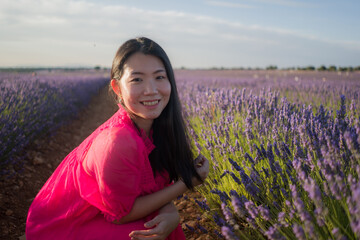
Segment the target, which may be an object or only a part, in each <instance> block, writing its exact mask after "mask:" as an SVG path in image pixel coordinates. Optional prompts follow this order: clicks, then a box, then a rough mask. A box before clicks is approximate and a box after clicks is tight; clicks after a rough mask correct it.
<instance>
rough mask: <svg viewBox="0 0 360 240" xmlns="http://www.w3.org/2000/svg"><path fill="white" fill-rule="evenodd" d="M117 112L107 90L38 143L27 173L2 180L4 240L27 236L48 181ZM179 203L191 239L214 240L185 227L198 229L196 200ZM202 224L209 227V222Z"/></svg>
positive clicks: (29, 156) (32, 148)
mask: <svg viewBox="0 0 360 240" xmlns="http://www.w3.org/2000/svg"><path fill="white" fill-rule="evenodd" d="M117 109H118V107H117V106H116V105H115V104H114V102H113V100H112V99H111V98H110V97H109V94H108V90H107V88H104V89H102V90H101V91H100V92H99V94H98V95H97V96H96V97H94V98H93V100H92V101H91V103H90V104H89V106H88V107H87V108H86V109H84V110H83V111H81V113H80V114H79V116H78V117H77V118H76V119H75V120H73V121H72V122H71V123H69V124H68V125H66V126H64V127H62V128H60V129H59V130H58V131H57V132H56V134H55V135H54V136H52V137H46V138H43V139H40V140H37V141H35V142H34V143H33V144H31V146H29V147H28V148H27V149H26V155H25V159H26V164H25V167H24V170H23V171H22V172H21V173H17V174H15V176H14V177H12V178H10V179H0V189H1V192H0V216H1V218H0V230H1V233H0V239H18V238H19V237H20V236H22V235H24V232H25V222H26V216H27V211H28V208H29V206H30V204H31V202H32V200H33V199H34V197H35V196H36V194H37V192H38V191H39V190H40V188H41V187H42V186H43V184H44V183H45V181H46V180H47V179H48V178H49V177H50V175H51V174H52V172H53V171H54V169H55V168H56V167H57V166H58V165H59V163H60V162H61V161H62V160H63V159H64V157H65V156H66V155H67V154H68V153H69V152H70V151H72V150H73V149H74V148H75V147H76V146H78V145H79V144H80V143H81V142H82V141H83V140H84V139H85V138H86V137H87V136H88V135H89V134H90V133H91V132H93V131H94V130H95V129H96V128H97V127H98V126H99V125H100V124H102V123H103V122H104V121H106V120H107V119H108V118H109V117H110V116H112V114H113V113H114V112H115V111H116V110H117ZM15 171H16V169H15ZM188 196H189V197H190V199H191V198H194V197H195V198H197V197H200V195H199V194H198V193H190V194H188ZM175 203H176V205H177V207H178V209H179V212H180V215H181V220H182V226H183V229H184V232H185V234H186V236H187V239H213V238H212V237H210V236H209V235H206V234H201V233H200V231H199V230H198V232H197V233H194V232H190V231H189V230H188V228H187V227H186V226H185V223H187V224H188V225H190V226H192V227H195V228H196V223H197V221H196V218H197V217H199V216H201V213H200V212H199V211H198V208H197V206H195V205H194V203H193V201H189V200H185V199H180V200H177V201H176V202H175ZM202 224H203V225H205V226H206V225H207V224H206V222H202Z"/></svg>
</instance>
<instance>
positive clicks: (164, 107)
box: [26, 38, 209, 240]
mask: <svg viewBox="0 0 360 240" xmlns="http://www.w3.org/2000/svg"><path fill="white" fill-rule="evenodd" d="M110 85H111V88H112V90H113V92H114V93H115V94H116V97H117V99H118V101H119V111H118V112H117V113H115V114H114V115H113V116H112V117H111V118H110V119H109V120H108V121H106V122H105V123H104V124H102V125H101V126H100V127H99V128H98V129H97V130H95V131H94V132H93V133H92V134H91V135H90V136H89V137H88V138H87V139H85V140H84V142H82V143H81V144H80V145H79V146H78V147H77V148H75V149H74V150H73V151H72V152H71V153H70V154H69V155H68V156H67V157H66V158H65V159H64V160H63V162H62V163H61V164H60V165H59V166H58V168H57V169H56V170H55V172H54V173H53V175H52V176H51V177H50V178H49V180H48V181H47V182H46V183H45V185H44V186H43V188H42V189H41V190H40V192H39V193H38V195H37V196H36V198H35V199H34V201H33V203H32V205H31V206H30V209H29V213H28V218H27V224H26V237H27V239H28V240H31V239H37V240H41V239H121V240H122V239H185V237H184V234H183V232H182V229H181V227H180V225H179V214H178V212H177V210H176V207H175V206H174V204H173V203H172V200H173V199H175V198H176V197H177V196H179V195H181V194H183V193H184V192H186V191H187V190H188V189H190V188H193V187H194V186H196V185H199V184H201V183H202V182H203V180H204V179H205V178H206V177H207V175H208V172H209V163H208V160H207V159H206V158H204V157H203V156H200V157H198V158H197V159H196V160H195V161H193V155H192V152H191V148H190V144H189V139H188V136H187V132H186V129H185V124H184V121H183V118H182V113H181V107H180V102H179V97H178V94H177V89H176V84H175V78H174V73H173V70H172V67H171V64H170V61H169V59H168V57H167V55H166V53H165V52H164V50H163V49H162V48H161V47H160V46H159V45H158V44H157V43H155V42H154V41H152V40H150V39H148V38H136V39H131V40H128V41H127V42H125V43H124V44H123V45H122V46H121V47H120V48H119V50H118V51H117V53H116V55H115V58H114V61H113V65H112V69H111V82H110Z"/></svg>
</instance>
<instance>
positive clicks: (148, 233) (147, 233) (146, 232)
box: [129, 228, 156, 237]
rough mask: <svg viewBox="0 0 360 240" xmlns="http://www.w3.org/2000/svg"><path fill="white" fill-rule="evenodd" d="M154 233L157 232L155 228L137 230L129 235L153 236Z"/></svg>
mask: <svg viewBox="0 0 360 240" xmlns="http://www.w3.org/2000/svg"><path fill="white" fill-rule="evenodd" d="M154 234H156V230H154V228H153V229H149V230H135V231H132V232H131V233H130V234H129V237H139V236H152V235H154Z"/></svg>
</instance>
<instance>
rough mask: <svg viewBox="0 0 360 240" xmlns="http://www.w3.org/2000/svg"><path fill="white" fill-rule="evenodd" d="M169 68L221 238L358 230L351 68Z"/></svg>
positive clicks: (358, 140) (359, 133) (346, 235)
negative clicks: (205, 170) (202, 164)
mask: <svg viewBox="0 0 360 240" xmlns="http://www.w3.org/2000/svg"><path fill="white" fill-rule="evenodd" d="M221 74H223V75H221ZM231 74H232V75H231ZM236 74H239V75H241V74H243V76H236ZM266 74H268V76H267V75H266ZM320 74H323V75H320ZM255 75H257V77H255ZM261 75H263V77H261ZM294 75H296V76H294ZM177 76H178V79H179V80H178V82H179V84H178V85H179V89H180V95H181V99H182V102H183V105H184V108H185V110H186V112H185V115H186V117H187V118H188V119H189V126H190V127H191V129H192V130H191V131H190V134H191V135H192V137H193V139H194V143H195V144H194V146H196V150H198V151H201V153H202V154H203V155H204V156H206V157H207V158H208V159H209V160H210V162H211V165H212V168H211V172H210V175H209V181H207V184H206V185H204V186H203V187H202V188H200V189H199V191H200V192H201V193H202V194H203V196H204V197H205V198H206V199H207V203H208V206H209V209H210V210H209V209H208V210H205V211H206V212H208V213H209V214H208V215H209V216H213V218H212V219H213V220H214V222H215V223H216V225H217V226H218V229H217V231H219V232H221V233H222V235H223V237H224V238H225V239H236V238H239V239H242V238H244V239H254V238H256V239H316V238H321V239H358V238H359V237H360V205H359V202H360V187H359V186H360V182H359V178H360V167H359V166H360V117H359V115H360V114H359V109H358V106H359V104H360V98H359V97H360V95H359V89H360V82H359V81H358V80H359V78H360V73H359V72H354V73H351V74H350V75H344V74H343V75H340V74H339V75H337V74H336V73H313V75H311V74H309V73H303V74H302V75H301V73H299V72H285V71H275V72H265V71H264V72H251V71H245V72H244V73H238V72H233V73H230V71H222V72H221V73H220V72H212V71H209V72H205V71H199V72H197V71H188V72H184V71H180V72H177ZM320 76H321V77H320ZM294 79H295V80H294ZM274 82H275V83H276V84H274ZM260 84H261V88H260V86H259V85H260ZM244 87H246V88H248V89H245V88H244ZM269 87H271V89H269ZM249 89H250V91H249ZM265 89H267V90H265ZM324 89H326V91H325V90H324ZM329 99H332V100H331V101H330V100H329ZM333 99H336V101H334V100H333ZM199 205H200V204H199ZM200 206H201V205H200ZM202 208H203V209H204V207H202Z"/></svg>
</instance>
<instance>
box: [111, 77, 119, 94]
mask: <svg viewBox="0 0 360 240" xmlns="http://www.w3.org/2000/svg"><path fill="white" fill-rule="evenodd" d="M110 84H111V87H112V89H113V91H114V92H115V93H116V95H118V96H120V95H121V91H120V86H119V84H118V82H117V80H116V79H111V82H110Z"/></svg>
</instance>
